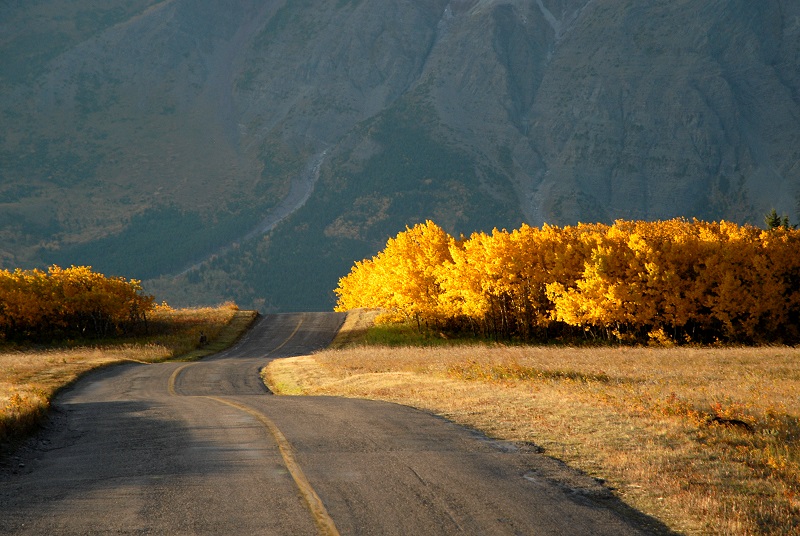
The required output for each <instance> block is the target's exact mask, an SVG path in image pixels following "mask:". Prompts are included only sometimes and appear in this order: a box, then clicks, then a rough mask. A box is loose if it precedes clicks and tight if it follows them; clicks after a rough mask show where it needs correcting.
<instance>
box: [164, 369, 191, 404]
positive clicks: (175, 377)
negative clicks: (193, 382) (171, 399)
mask: <svg viewBox="0 0 800 536" xmlns="http://www.w3.org/2000/svg"><path fill="white" fill-rule="evenodd" d="M189 365H191V363H187V364H185V365H181V366H180V367H178V368H176V369H175V371H174V372H173V373H172V375H171V376H170V377H169V382H167V391H169V394H171V395H172V396H177V395H178V393H177V392H176V391H175V382H177V381H178V374H180V373H181V372H182V371H183V369H185V368H186V367H188V366H189Z"/></svg>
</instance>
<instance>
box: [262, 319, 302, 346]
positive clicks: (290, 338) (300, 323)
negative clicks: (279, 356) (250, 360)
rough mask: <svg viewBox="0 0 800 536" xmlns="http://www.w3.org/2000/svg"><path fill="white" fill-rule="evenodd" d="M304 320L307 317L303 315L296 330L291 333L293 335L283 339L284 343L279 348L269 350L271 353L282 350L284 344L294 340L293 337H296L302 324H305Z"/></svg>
mask: <svg viewBox="0 0 800 536" xmlns="http://www.w3.org/2000/svg"><path fill="white" fill-rule="evenodd" d="M303 320H305V318H303V317H302V316H301V317H300V322H298V323H297V326H295V328H294V331H293V332H292V334H291V335H289V336H288V337H286V340H285V341H283V342H282V343H281V344H280V345H279V346H278V347H277V348H273V349H272V350H270V351H269V354H271V353H273V352H277V351H278V350H280V349H281V348H283V347H284V346H286V343H288V342H289V341H290V340H292V337H294V336H295V335H297V332H298V331H299V330H300V326H302V325H303ZM269 354H267V355H269Z"/></svg>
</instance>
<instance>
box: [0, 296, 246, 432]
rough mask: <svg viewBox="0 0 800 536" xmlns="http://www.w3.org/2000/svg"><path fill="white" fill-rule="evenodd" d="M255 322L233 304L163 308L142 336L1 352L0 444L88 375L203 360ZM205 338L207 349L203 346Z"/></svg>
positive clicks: (29, 426)
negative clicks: (117, 367) (128, 365)
mask: <svg viewBox="0 0 800 536" xmlns="http://www.w3.org/2000/svg"><path fill="white" fill-rule="evenodd" d="M254 317H255V313H254V312H252V311H238V308H237V307H236V306H235V305H233V304H224V305H222V306H219V307H207V308H196V309H171V308H168V307H159V308H157V310H156V311H155V312H154V313H153V314H152V315H151V316H150V318H149V320H148V323H149V325H148V333H147V334H145V335H142V336H139V337H135V338H126V339H124V340H114V339H106V340H94V341H80V342H74V341H72V342H70V341H67V342H66V343H65V344H63V345H61V346H60V347H58V348H40V347H28V348H26V347H19V346H14V347H12V346H7V347H6V348H0V442H2V441H7V440H9V439H12V438H15V437H20V436H22V435H24V434H26V433H27V432H29V431H30V430H31V429H32V428H33V427H34V426H35V425H36V423H37V422H38V421H39V420H40V419H41V417H42V416H43V415H44V414H45V412H46V411H47V408H48V407H49V404H50V400H51V399H52V397H53V395H54V394H55V393H56V392H57V391H58V390H59V389H61V388H62V387H64V386H66V385H69V384H70V383H72V382H73V381H75V379H76V378H78V377H79V376H80V375H81V374H83V373H84V372H86V371H88V370H91V369H95V368H98V367H102V366H107V365H111V364H115V363H120V362H124V361H135V362H143V363H154V362H158V361H164V360H167V359H195V358H198V357H202V356H203V355H208V354H210V353H213V352H215V351H218V350H220V349H222V348H224V347H225V346H226V345H228V344H230V343H231V342H232V341H233V340H235V339H236V338H237V337H238V336H239V334H241V333H242V332H243V331H244V329H246V328H247V326H249V324H250V323H251V321H252V320H253V318H254ZM201 333H204V334H205V335H206V337H207V339H208V344H205V345H202V346H200V345H199V341H200V334H201Z"/></svg>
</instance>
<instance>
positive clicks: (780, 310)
mask: <svg viewBox="0 0 800 536" xmlns="http://www.w3.org/2000/svg"><path fill="white" fill-rule="evenodd" d="M798 252H800V231H798V230H796V229H793V228H791V227H789V226H782V225H781V226H776V227H774V228H771V229H768V230H761V229H758V228H755V227H752V226H747V225H745V226H740V225H736V224H734V223H729V222H704V221H698V220H692V221H689V220H685V219H673V220H667V221H659V222H643V221H624V220H619V221H617V222H615V223H614V224H613V225H605V224H579V225H577V226H565V227H557V226H550V225H544V226H543V227H541V228H534V227H530V226H527V225H522V226H521V227H520V228H519V229H516V230H513V231H511V232H508V231H506V230H497V229H495V230H494V231H493V232H492V233H483V232H480V233H474V234H472V235H471V236H470V237H468V238H464V237H460V238H458V239H456V238H453V237H451V236H450V235H448V234H447V233H446V232H444V231H443V230H442V229H441V228H440V227H438V226H437V225H436V224H435V223H433V222H431V221H426V222H425V223H422V224H418V225H415V226H414V227H411V228H409V227H407V228H406V230H405V231H403V232H401V233H399V234H398V235H397V236H396V237H394V238H391V239H389V241H388V242H387V244H386V247H385V248H384V249H383V250H382V251H381V252H379V253H378V254H377V255H375V256H374V257H372V258H371V259H365V260H362V261H360V262H356V263H355V265H354V266H353V268H352V269H351V271H350V273H349V274H348V275H347V276H345V277H343V278H341V279H340V280H339V286H338V287H337V288H336V290H335V293H336V294H337V296H338V302H337V305H336V310H338V311H346V310H349V309H353V308H359V307H366V308H380V309H383V310H384V311H385V313H384V316H383V318H384V319H385V320H405V321H412V322H417V323H418V325H420V326H422V325H423V324H424V325H426V326H428V327H432V328H435V329H437V330H451V331H471V332H474V333H478V334H481V335H483V336H494V337H497V338H501V337H502V338H520V339H523V340H546V339H550V338H560V337H575V336H581V337H590V338H602V339H607V340H617V341H627V342H658V343H675V342H677V343H695V342H698V343H709V342H735V343H758V342H786V343H796V342H798V341H800V330H799V326H800V253H798Z"/></svg>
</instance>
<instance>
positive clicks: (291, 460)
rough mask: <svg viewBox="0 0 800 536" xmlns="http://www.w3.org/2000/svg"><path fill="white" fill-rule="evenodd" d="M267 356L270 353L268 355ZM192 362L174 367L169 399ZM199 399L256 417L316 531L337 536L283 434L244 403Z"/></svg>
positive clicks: (295, 332) (276, 349) (332, 524)
mask: <svg viewBox="0 0 800 536" xmlns="http://www.w3.org/2000/svg"><path fill="white" fill-rule="evenodd" d="M302 324H303V318H301V319H300V322H298V323H297V326H296V327H295V328H294V331H293V332H292V334H291V335H289V336H288V337H287V338H286V340H285V341H283V342H282V343H281V344H280V346H278V347H277V348H275V349H273V350H271V351H270V352H269V353H270V354H271V353H273V352H277V351H278V350H280V349H281V348H283V347H284V346H285V345H286V343H288V342H289V341H290V340H291V339H292V337H294V336H295V335H296V334H297V332H298V331H299V330H300V326H301V325H302ZM267 355H269V354H267ZM191 365H192V363H187V364H185V365H182V366H180V367H178V368H176V369H175V370H174V371H173V372H172V374H171V375H170V377H169V381H168V382H167V391H168V392H169V394H170V395H172V396H178V392H177V391H176V390H175V384H176V382H177V381H178V376H179V375H180V373H181V372H182V371H183V370H184V369H185V368H186V367H188V366H191ZM202 398H208V399H209V400H214V401H216V402H219V403H221V404H226V405H228V406H231V407H234V408H236V409H238V410H241V411H244V412H245V413H248V414H249V415H251V416H253V417H254V418H256V419H257V420H258V421H259V422H261V424H263V425H264V426H265V427H266V429H267V430H269V432H270V434H272V437H273V438H274V439H275V443H276V444H277V445H278V450H279V451H280V453H281V457H282V458H283V463H284V465H286V468H287V469H288V470H289V474H290V475H292V478H293V479H294V483H295V484H296V485H297V488H298V489H299V490H300V494H301V495H302V496H303V500H304V501H305V503H306V506H307V507H308V509H309V511H310V512H311V516H312V517H313V518H314V523H316V525H317V531H318V532H319V534H320V535H322V536H339V530H338V529H337V528H336V524H335V523H334V522H333V519H332V518H331V516H330V515H329V514H328V510H327V509H326V508H325V505H324V504H323V502H322V499H320V498H319V495H317V492H316V491H314V488H313V487H312V486H311V483H310V482H309V481H308V478H306V475H305V473H303V470H302V469H301V468H300V464H298V463H297V460H296V459H295V457H294V453H293V450H292V445H291V444H290V443H289V441H288V440H287V439H286V436H284V435H283V432H281V431H280V429H279V428H278V427H277V425H276V424H275V423H274V422H272V420H271V419H269V418H268V417H267V416H266V415H264V414H262V413H259V412H258V411H256V410H254V409H253V408H251V407H249V406H245V405H244V404H240V403H238V402H232V401H230V400H225V399H223V398H219V397H216V396H203V397H202Z"/></svg>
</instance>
